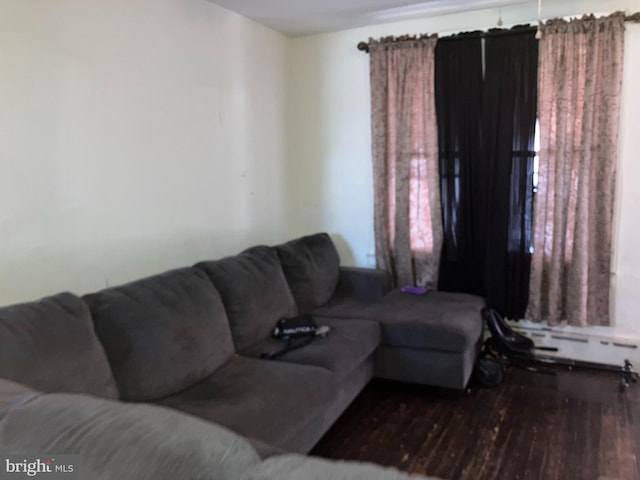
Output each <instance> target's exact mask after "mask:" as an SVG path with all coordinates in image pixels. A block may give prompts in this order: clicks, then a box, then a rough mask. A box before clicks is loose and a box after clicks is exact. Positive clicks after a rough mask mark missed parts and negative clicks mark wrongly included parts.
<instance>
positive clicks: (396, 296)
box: [360, 290, 484, 353]
mask: <svg viewBox="0 0 640 480" xmlns="http://www.w3.org/2000/svg"><path fill="white" fill-rule="evenodd" d="M483 307H484V300H483V299H482V298H481V297H477V296H475V295H468V294H464V293H449V292H437V291H431V292H428V293H427V294H426V295H409V294H406V293H403V292H401V291H400V290H394V291H393V292H391V293H389V294H388V295H386V296H385V297H384V298H382V299H380V300H378V301H377V302H375V303H373V304H371V305H370V307H369V308H368V309H367V310H366V311H365V312H361V313H360V315H361V317H363V318H368V319H371V320H377V321H379V322H380V325H381V327H382V338H381V343H382V344H383V345H389V346H394V347H404V348H416V349H430V350H438V351H444V352H454V353H462V352H465V351H467V350H468V349H470V348H475V347H474V346H475V345H476V343H477V342H478V340H479V339H480V337H481V335H482V332H483V323H482V316H481V315H480V311H481V310H482V308H483Z"/></svg>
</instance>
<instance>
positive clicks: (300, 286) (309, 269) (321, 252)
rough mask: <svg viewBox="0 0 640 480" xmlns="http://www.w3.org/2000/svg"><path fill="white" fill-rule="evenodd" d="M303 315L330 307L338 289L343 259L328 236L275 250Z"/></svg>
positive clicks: (290, 243) (284, 245)
mask: <svg viewBox="0 0 640 480" xmlns="http://www.w3.org/2000/svg"><path fill="white" fill-rule="evenodd" d="M275 249H276V251H277V252H278V256H279V257H280V262H281V263H282V269H283V270H284V274H285V276H286V277H287V282H288V283H289V287H290V288H291V292H292V293H293V298H295V300H296V303H297V305H298V309H299V310H300V312H301V313H308V312H310V311H311V310H313V309H314V308H316V307H319V306H320V305H322V304H324V303H326V302H328V301H329V299H330V298H331V297H332V296H333V294H334V292H335V290H336V286H337V285H338V276H339V268H340V257H339V256H338V251H337V250H336V247H335V245H334V244H333V241H332V240H331V238H330V237H329V235H327V234H326V233H317V234H315V235H309V236H306V237H301V238H297V239H295V240H291V241H290V242H287V243H284V244H282V245H278V246H277V247H275Z"/></svg>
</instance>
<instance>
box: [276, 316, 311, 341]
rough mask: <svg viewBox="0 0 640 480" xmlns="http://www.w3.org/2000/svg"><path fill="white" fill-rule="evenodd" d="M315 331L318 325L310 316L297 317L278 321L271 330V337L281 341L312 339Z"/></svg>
mask: <svg viewBox="0 0 640 480" xmlns="http://www.w3.org/2000/svg"><path fill="white" fill-rule="evenodd" d="M317 329H318V325H316V322H315V320H314V319H313V317H312V316H311V315H309V314H306V315H299V316H297V317H293V318H283V319H282V320H279V321H278V323H277V324H276V328H274V329H273V336H274V337H276V338H282V339H287V338H302V337H313V336H314V335H315V334H316V330H317Z"/></svg>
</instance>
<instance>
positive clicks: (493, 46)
mask: <svg viewBox="0 0 640 480" xmlns="http://www.w3.org/2000/svg"><path fill="white" fill-rule="evenodd" d="M517 32H518V30H515V31H513V30H512V31H511V32H510V34H507V35H505V34H504V33H503V32H489V33H488V34H487V36H486V38H485V78H484V102H483V107H484V111H483V113H484V115H483V117H484V122H483V127H484V133H483V140H484V149H483V159H484V162H485V163H486V167H487V171H488V172H489V178H488V192H489V197H488V206H489V209H488V212H487V228H488V232H487V239H488V240H487V250H486V297H487V304H488V305H489V306H491V307H492V308H495V309H496V310H497V311H499V312H500V313H502V314H503V315H505V316H507V317H508V318H513V319H520V318H524V313H525V309H526V308H527V303H528V299H529V274H530V266H531V247H532V237H531V229H532V218H533V173H534V172H533V167H534V157H535V151H534V139H535V129H536V113H537V75H538V41H537V40H536V38H535V32H533V31H532V30H531V29H529V28H527V29H525V30H524V31H521V32H520V33H517Z"/></svg>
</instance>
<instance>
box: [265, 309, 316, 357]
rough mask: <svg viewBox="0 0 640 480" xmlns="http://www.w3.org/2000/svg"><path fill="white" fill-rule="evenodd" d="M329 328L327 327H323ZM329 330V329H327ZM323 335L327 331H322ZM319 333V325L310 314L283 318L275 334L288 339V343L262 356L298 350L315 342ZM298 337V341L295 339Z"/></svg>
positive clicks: (274, 330)
mask: <svg viewBox="0 0 640 480" xmlns="http://www.w3.org/2000/svg"><path fill="white" fill-rule="evenodd" d="M323 328H325V329H327V327H323ZM327 330H328V329H327ZM321 333H322V335H324V334H326V331H321ZM317 334H318V325H316V322H315V320H314V319H313V317H312V316H311V315H309V314H306V315H300V316H297V317H293V318H283V319H282V320H279V321H278V323H277V324H276V327H275V328H274V329H273V336H274V337H275V338H279V339H282V340H286V342H287V343H286V344H285V346H284V347H282V348H281V349H280V350H277V351H275V352H265V353H262V354H261V355H260V358H266V359H273V358H277V357H279V356H281V355H284V354H285V353H287V352H290V351H292V350H297V349H298V348H302V347H304V346H306V345H309V344H310V343H311V342H313V340H314V338H316V335H317ZM295 339H297V340H298V341H294V340H295Z"/></svg>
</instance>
